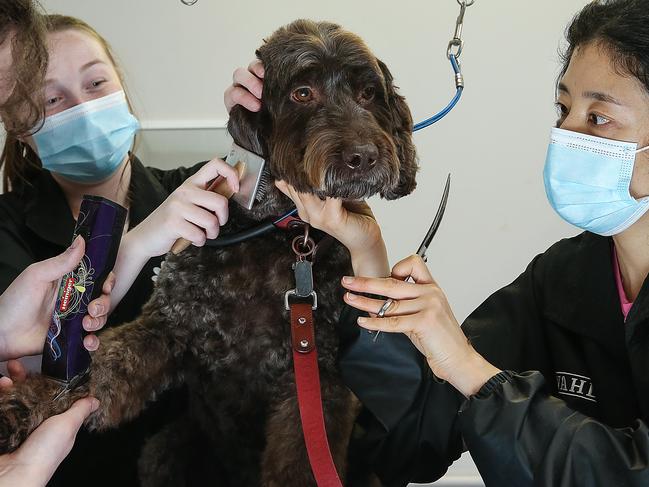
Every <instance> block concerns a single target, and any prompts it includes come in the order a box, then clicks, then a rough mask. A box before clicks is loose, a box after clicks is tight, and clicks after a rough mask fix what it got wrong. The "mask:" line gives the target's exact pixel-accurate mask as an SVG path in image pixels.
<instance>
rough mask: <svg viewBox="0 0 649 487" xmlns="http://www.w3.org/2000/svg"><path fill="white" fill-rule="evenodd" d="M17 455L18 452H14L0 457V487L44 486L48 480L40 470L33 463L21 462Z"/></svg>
mask: <svg viewBox="0 0 649 487" xmlns="http://www.w3.org/2000/svg"><path fill="white" fill-rule="evenodd" d="M17 454H18V452H14V453H7V454H5V455H2V456H0V487H5V486H6V487H10V486H14V485H24V486H25V487H28V486H29V487H36V486H43V485H45V484H46V483H47V481H48V480H49V479H48V478H47V476H46V475H44V474H43V473H42V472H41V469H40V468H39V467H38V466H36V465H34V464H33V463H29V462H24V461H22V460H21V459H19V458H18V456H17Z"/></svg>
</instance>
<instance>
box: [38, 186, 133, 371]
mask: <svg viewBox="0 0 649 487" xmlns="http://www.w3.org/2000/svg"><path fill="white" fill-rule="evenodd" d="M125 222H126V209H125V208H124V207H122V206H120V205H118V204H117V203H114V202H112V201H110V200H107V199H106V198H102V197H100V196H89V195H84V197H83V201H82V202H81V209H80V210H79V219H78V221H77V225H76V227H75V229H74V235H73V237H72V239H73V240H74V239H75V238H76V237H77V235H81V236H82V237H83V239H84V240H85V241H86V253H85V255H84V256H83V259H82V260H81V262H80V263H79V266H78V267H77V269H76V270H74V271H73V272H70V273H69V274H66V275H65V276H63V277H62V278H61V283H60V284H59V290H58V296H57V299H56V305H55V308H54V313H53V314H52V322H51V324H50V328H49V330H48V332H47V339H46V340H45V347H44V348H43V362H42V364H41V371H42V372H43V374H45V375H47V376H49V377H52V378H54V379H57V380H60V381H62V382H65V383H70V382H71V381H72V380H73V379H75V378H77V377H80V376H81V375H83V374H84V373H85V372H87V370H88V368H89V366H90V354H89V353H88V351H87V350H86V348H85V347H84V346H83V337H84V330H83V326H82V324H81V321H82V319H83V317H84V316H85V315H86V314H87V312H88V304H89V303H90V302H91V301H92V300H93V299H95V298H96V297H98V296H99V295H100V294H101V288H102V286H103V284H104V281H105V280H106V277H107V276H108V274H109V273H110V271H111V270H112V268H113V266H114V265H115V259H116V258H117V251H118V250H119V243H120V241H121V239H122V233H123V232H124V223H125Z"/></svg>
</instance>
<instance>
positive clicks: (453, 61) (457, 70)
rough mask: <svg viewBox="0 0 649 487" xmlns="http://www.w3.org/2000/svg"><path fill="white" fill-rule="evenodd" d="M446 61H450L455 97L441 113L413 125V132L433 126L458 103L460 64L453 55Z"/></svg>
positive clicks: (461, 82)
mask: <svg viewBox="0 0 649 487" xmlns="http://www.w3.org/2000/svg"><path fill="white" fill-rule="evenodd" d="M448 59H449V60H450V61H451V66H452V67H453V72H454V73H455V96H454V97H453V99H452V100H451V101H450V103H449V104H448V105H446V107H445V108H444V109H443V110H442V111H441V112H439V113H437V114H436V115H433V116H432V117H430V118H428V119H426V120H424V121H422V122H419V123H417V124H415V125H414V127H413V128H412V131H413V132H416V131H417V130H421V129H423V128H426V127H428V126H430V125H432V124H434V123H435V122H439V121H440V120H441V119H442V118H444V117H445V116H446V115H447V114H448V113H449V112H450V111H451V110H452V109H453V107H454V106H455V105H456V104H457V102H458V101H460V97H461V96H462V91H463V90H464V78H463V77H462V71H461V69H460V63H459V62H458V60H457V57H456V56H455V54H450V55H449V56H448Z"/></svg>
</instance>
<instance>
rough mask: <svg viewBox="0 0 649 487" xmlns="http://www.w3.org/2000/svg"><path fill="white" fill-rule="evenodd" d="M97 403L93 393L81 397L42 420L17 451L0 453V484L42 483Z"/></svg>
mask: <svg viewBox="0 0 649 487" xmlns="http://www.w3.org/2000/svg"><path fill="white" fill-rule="evenodd" d="M98 407H99V401H97V399H95V398H93V397H86V398H83V399H80V400H78V401H76V402H75V403H74V404H73V405H72V407H70V409H68V410H67V411H66V412H64V413H62V414H59V415H57V416H52V417H51V418H48V419H46V420H45V421H43V423H42V424H41V425H40V426H39V427H38V428H36V429H35V430H34V431H33V432H32V434H31V435H30V436H29V437H28V438H27V440H26V441H25V443H23V444H22V445H21V446H20V448H18V449H17V450H16V451H14V452H13V453H8V454H6V455H2V456H0V487H5V486H6V487H13V486H16V485H21V486H26V487H32V486H33V487H36V486H39V487H40V486H44V485H45V484H46V483H47V482H48V480H49V479H50V477H51V476H52V475H53V474H54V471H55V470H56V469H57V467H58V466H59V464H60V463H61V462H62V461H63V459H64V458H65V457H66V455H67V454H68V453H70V450H71V449H72V446H73V445H74V439H75V437H76V434H77V432H78V431H79V428H80V427H81V425H82V424H83V422H84V420H85V419H86V418H87V417H88V416H89V415H90V414H91V413H93V412H94V411H96V410H97V408H98Z"/></svg>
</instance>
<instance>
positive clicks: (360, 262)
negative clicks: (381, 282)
mask: <svg viewBox="0 0 649 487" xmlns="http://www.w3.org/2000/svg"><path fill="white" fill-rule="evenodd" d="M349 254H350V256H351V260H352V268H353V270H354V275H355V276H363V277H386V276H389V275H390V265H389V262H388V251H387V249H386V247H385V242H384V241H383V238H382V237H381V236H380V234H379V238H378V239H377V240H376V241H374V242H373V243H372V244H371V245H369V246H364V247H362V248H358V249H350V251H349Z"/></svg>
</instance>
